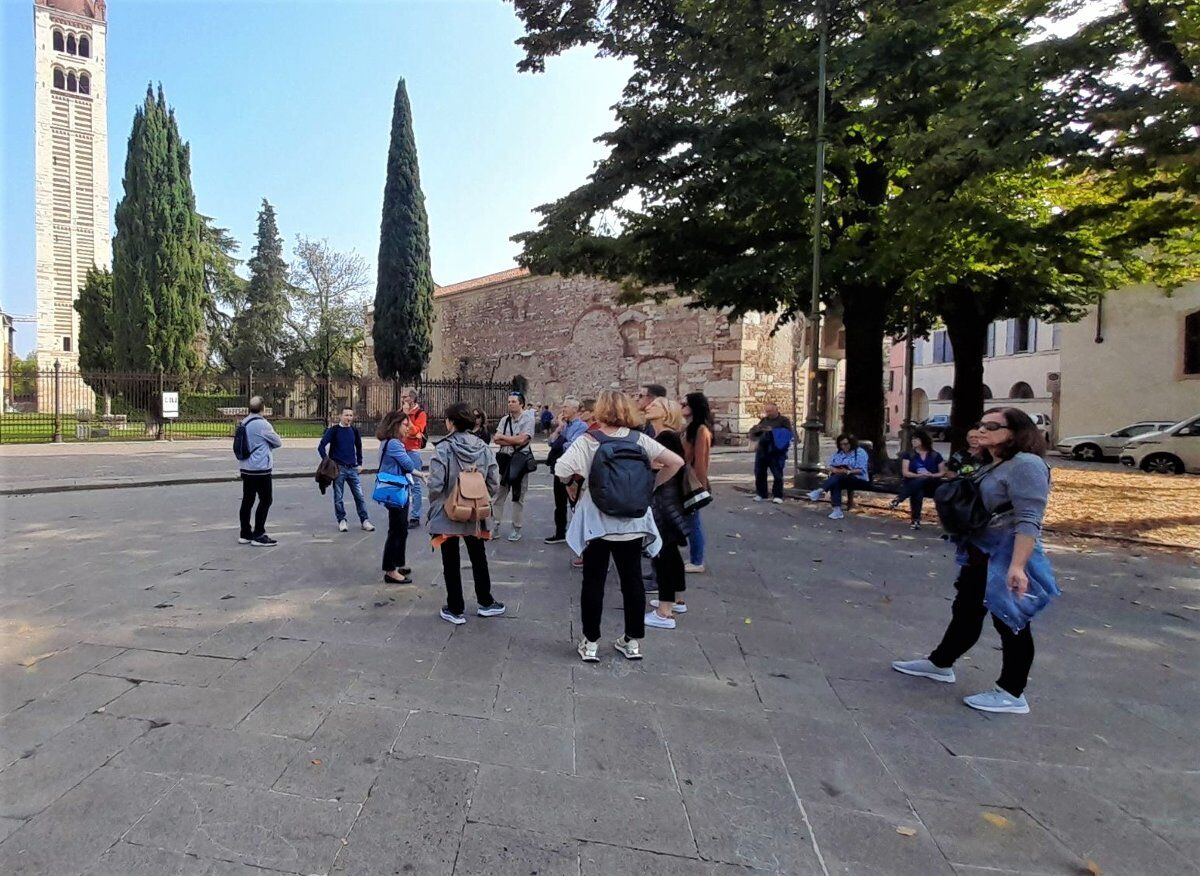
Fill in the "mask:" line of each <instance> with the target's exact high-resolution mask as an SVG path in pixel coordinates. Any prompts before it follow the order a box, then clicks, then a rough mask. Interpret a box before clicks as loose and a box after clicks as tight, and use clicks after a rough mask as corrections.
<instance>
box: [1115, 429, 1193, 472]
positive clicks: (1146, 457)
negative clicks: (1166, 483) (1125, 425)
mask: <svg viewBox="0 0 1200 876" xmlns="http://www.w3.org/2000/svg"><path fill="white" fill-rule="evenodd" d="M1121 463H1122V464H1123V465H1129V466H1135V467H1137V468H1140V469H1141V470H1142V471H1148V472H1155V473H1157V474H1183V473H1184V472H1192V473H1194V474H1200V417H1192V418H1191V419H1190V420H1184V421H1183V422H1182V423H1178V424H1176V425H1174V426H1171V427H1170V428H1169V429H1164V430H1163V431H1162V432H1150V433H1149V434H1146V435H1142V436H1139V437H1137V438H1134V439H1133V440H1132V441H1130V442H1129V443H1128V444H1126V445H1125V447H1124V449H1122V450H1121Z"/></svg>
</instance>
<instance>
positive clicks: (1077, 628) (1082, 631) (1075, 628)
mask: <svg viewBox="0 0 1200 876" xmlns="http://www.w3.org/2000/svg"><path fill="white" fill-rule="evenodd" d="M1071 632H1073V633H1079V635H1081V636H1082V635H1083V634H1084V633H1086V632H1087V630H1081V629H1079V627H1071Z"/></svg>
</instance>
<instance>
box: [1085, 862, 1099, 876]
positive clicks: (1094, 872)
mask: <svg viewBox="0 0 1200 876" xmlns="http://www.w3.org/2000/svg"><path fill="white" fill-rule="evenodd" d="M1083 872H1084V873H1088V874H1089V876H1100V867H1099V865H1098V864H1097V863H1096V862H1095V861H1090V860H1089V861H1088V862H1087V864H1086V865H1085V866H1084V870H1083Z"/></svg>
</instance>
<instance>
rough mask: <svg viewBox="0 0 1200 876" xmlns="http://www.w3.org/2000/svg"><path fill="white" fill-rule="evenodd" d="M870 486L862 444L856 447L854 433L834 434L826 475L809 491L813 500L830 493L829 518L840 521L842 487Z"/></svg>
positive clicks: (867, 461) (869, 461)
mask: <svg viewBox="0 0 1200 876" xmlns="http://www.w3.org/2000/svg"><path fill="white" fill-rule="evenodd" d="M870 487H871V459H870V457H869V456H868V455H867V450H866V448H865V447H859V446H858V439H857V438H855V437H854V436H853V435H848V434H846V433H844V432H843V433H842V434H841V435H838V436H837V452H836V453H834V454H833V457H832V458H831V459H830V460H829V477H827V478H825V480H824V482H823V483H822V484H821V486H819V487H817V488H816V489H815V490H813V491H812V492H810V493H809V494H808V498H810V499H811V500H812V501H814V502H819V501H820V500H821V497H822V496H824V495H825V494H826V493H829V501H830V503H831V504H832V505H833V510H832V511H831V512H830V513H829V519H830V520H841V519H842V518H843V517H845V516H846V514H845V512H844V511H842V490H854V489H858V490H866V489H870Z"/></svg>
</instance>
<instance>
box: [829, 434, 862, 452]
mask: <svg viewBox="0 0 1200 876" xmlns="http://www.w3.org/2000/svg"><path fill="white" fill-rule="evenodd" d="M843 441H849V442H850V449H851V450H858V439H857V438H855V437H854V436H853V435H851V434H850V433H848V432H843V433H842V434H841V435H838V436H837V440H836V441H834V442H833V443H834V444H836V445H837V446H838V447H841V446H842V442H843Z"/></svg>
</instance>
